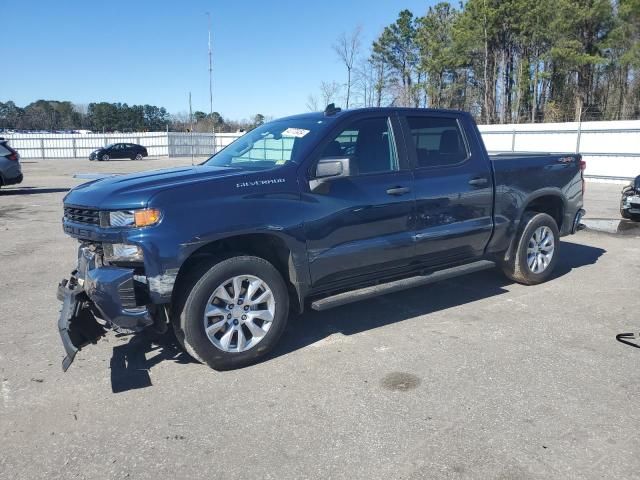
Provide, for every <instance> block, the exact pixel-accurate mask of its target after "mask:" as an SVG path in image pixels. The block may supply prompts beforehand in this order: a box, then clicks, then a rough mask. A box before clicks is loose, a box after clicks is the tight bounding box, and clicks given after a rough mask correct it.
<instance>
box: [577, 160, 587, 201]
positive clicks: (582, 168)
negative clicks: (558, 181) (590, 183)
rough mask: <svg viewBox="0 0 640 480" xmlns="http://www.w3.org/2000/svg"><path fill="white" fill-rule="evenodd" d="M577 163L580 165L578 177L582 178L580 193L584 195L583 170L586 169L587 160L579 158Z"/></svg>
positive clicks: (585, 184) (585, 186)
mask: <svg viewBox="0 0 640 480" xmlns="http://www.w3.org/2000/svg"><path fill="white" fill-rule="evenodd" d="M578 165H579V167H580V178H582V195H584V192H585V190H586V189H587V182H585V180H584V171H585V170H586V169H587V162H585V161H584V160H582V159H580V161H579V163H578Z"/></svg>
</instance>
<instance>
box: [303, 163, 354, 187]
mask: <svg viewBox="0 0 640 480" xmlns="http://www.w3.org/2000/svg"><path fill="white" fill-rule="evenodd" d="M350 171H351V159H350V158H348V157H346V158H321V159H320V161H319V162H318V165H316V171H315V178H314V179H312V180H311V181H310V182H309V188H310V189H311V191H315V190H316V189H317V188H318V187H319V186H320V185H322V184H323V183H326V182H327V181H329V180H331V179H334V178H342V177H348V176H349V174H350Z"/></svg>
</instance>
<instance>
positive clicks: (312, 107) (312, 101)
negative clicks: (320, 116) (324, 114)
mask: <svg viewBox="0 0 640 480" xmlns="http://www.w3.org/2000/svg"><path fill="white" fill-rule="evenodd" d="M307 108H308V109H309V111H310V112H317V111H318V110H320V107H319V106H318V97H316V96H315V95H314V94H312V93H310V94H309V96H308V97H307Z"/></svg>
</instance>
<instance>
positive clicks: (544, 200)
mask: <svg viewBox="0 0 640 480" xmlns="http://www.w3.org/2000/svg"><path fill="white" fill-rule="evenodd" d="M524 211H525V212H538V213H546V214H547V215H549V216H551V218H553V219H554V220H555V221H556V225H558V230H561V229H562V221H563V219H564V202H563V201H562V199H561V198H560V197H558V196H557V195H544V196H542V197H538V198H536V199H534V200H532V201H531V203H529V204H528V205H527V207H526V208H525V210H524Z"/></svg>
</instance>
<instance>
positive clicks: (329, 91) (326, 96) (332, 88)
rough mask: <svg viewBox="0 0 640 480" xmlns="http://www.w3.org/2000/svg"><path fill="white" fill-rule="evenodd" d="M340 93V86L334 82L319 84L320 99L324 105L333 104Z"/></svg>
mask: <svg viewBox="0 0 640 480" xmlns="http://www.w3.org/2000/svg"><path fill="white" fill-rule="evenodd" d="M339 93H340V84H338V83H336V82H325V81H323V82H322V83H321V84H320V97H321V98H322V102H323V104H324V105H329V104H330V103H335V101H336V97H337V96H338V94H339Z"/></svg>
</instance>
